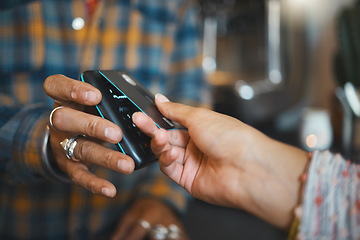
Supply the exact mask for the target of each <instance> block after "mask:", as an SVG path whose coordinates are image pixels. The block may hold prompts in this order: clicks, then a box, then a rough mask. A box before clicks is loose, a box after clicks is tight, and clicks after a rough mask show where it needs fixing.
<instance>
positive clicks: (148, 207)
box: [112, 197, 188, 240]
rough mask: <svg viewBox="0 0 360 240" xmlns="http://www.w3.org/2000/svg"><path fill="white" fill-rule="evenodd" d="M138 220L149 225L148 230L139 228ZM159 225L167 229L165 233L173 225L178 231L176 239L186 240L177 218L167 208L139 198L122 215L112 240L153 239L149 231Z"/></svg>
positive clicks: (155, 201) (157, 201)
mask: <svg viewBox="0 0 360 240" xmlns="http://www.w3.org/2000/svg"><path fill="white" fill-rule="evenodd" d="M140 220H145V221H146V222H147V223H148V224H149V226H148V229H145V228H144V227H143V226H141V224H140V222H139V221H140ZM160 225H161V226H163V227H165V228H167V231H169V229H168V228H169V226H171V225H175V226H176V227H177V228H178V229H179V238H177V239H178V240H187V239H188V237H187V235H186V233H185V231H184V227H183V226H182V224H181V222H180V220H179V218H178V216H177V215H176V214H175V213H174V211H173V210H172V209H170V208H169V206H167V205H166V204H164V203H163V202H161V201H159V200H157V199H154V198H150V197H144V198H139V199H137V200H136V201H135V202H134V203H133V204H132V206H131V207H130V208H129V210H128V211H127V212H126V213H125V214H124V216H123V218H122V219H121V221H120V223H119V225H118V227H117V229H116V231H115V232H114V234H113V236H112V239H113V240H125V239H129V240H141V239H153V238H152V237H151V235H152V234H151V231H153V230H155V228H156V227H158V226H160Z"/></svg>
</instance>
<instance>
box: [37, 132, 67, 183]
mask: <svg viewBox="0 0 360 240" xmlns="http://www.w3.org/2000/svg"><path fill="white" fill-rule="evenodd" d="M41 151H42V154H41V155H42V158H41V163H42V167H43V169H44V175H45V177H49V178H52V179H55V180H58V181H61V182H65V183H71V179H70V178H69V176H68V175H66V174H65V173H64V172H63V171H61V170H60V169H59V167H58V166H57V164H56V162H55V159H54V156H53V154H52V150H51V146H50V129H49V126H46V129H45V133H44V138H43V144H42V149H41Z"/></svg>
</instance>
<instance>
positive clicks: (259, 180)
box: [244, 135, 308, 230]
mask: <svg viewBox="0 0 360 240" xmlns="http://www.w3.org/2000/svg"><path fill="white" fill-rule="evenodd" d="M259 140H260V141H259ZM253 146H254V149H253V150H250V151H251V152H252V159H250V160H248V161H247V166H246V170H245V171H244V172H246V173H247V175H248V179H247V180H246V182H247V183H248V184H246V185H245V186H247V191H248V193H249V196H250V197H249V206H246V207H245V208H246V209H250V211H251V212H252V213H253V214H255V215H257V216H259V217H260V218H262V219H263V220H265V221H267V222H269V223H271V224H273V225H275V226H277V227H279V228H281V229H286V230H287V229H289V227H290V225H291V222H292V219H293V217H294V216H293V215H294V214H293V212H294V209H295V207H296V205H297V204H298V202H299V198H300V194H299V193H300V188H301V181H300V177H301V175H302V173H303V172H304V169H305V167H306V164H307V162H308V160H307V159H308V157H307V153H306V152H305V151H302V150H300V149H298V148H295V147H293V146H290V145H286V144H283V143H280V142H278V141H275V140H273V139H270V138H268V137H266V136H265V135H264V137H262V138H258V141H257V144H256V145H253ZM259 146H261V147H259Z"/></svg>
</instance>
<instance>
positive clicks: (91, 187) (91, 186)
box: [87, 179, 97, 193]
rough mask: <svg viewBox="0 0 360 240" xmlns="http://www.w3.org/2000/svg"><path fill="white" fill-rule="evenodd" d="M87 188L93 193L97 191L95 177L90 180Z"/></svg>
mask: <svg viewBox="0 0 360 240" xmlns="http://www.w3.org/2000/svg"><path fill="white" fill-rule="evenodd" d="M87 189H88V190H90V191H91V192H92V193H97V191H96V181H95V180H94V179H92V180H90V181H89V182H88V184H87Z"/></svg>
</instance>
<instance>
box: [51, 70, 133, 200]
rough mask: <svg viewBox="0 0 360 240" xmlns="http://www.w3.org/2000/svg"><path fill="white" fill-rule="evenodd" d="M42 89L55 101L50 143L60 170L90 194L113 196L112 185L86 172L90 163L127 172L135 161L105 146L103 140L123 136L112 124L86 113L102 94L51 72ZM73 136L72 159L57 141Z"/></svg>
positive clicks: (110, 140) (114, 192)
mask: <svg viewBox="0 0 360 240" xmlns="http://www.w3.org/2000/svg"><path fill="white" fill-rule="evenodd" d="M44 90H45V92H46V93H47V95H49V96H50V97H51V98H53V99H54V100H55V103H54V109H55V108H56V107H59V106H62V107H61V108H58V109H56V111H54V112H53V115H52V117H51V118H52V119H51V120H52V128H51V129H50V144H51V148H52V151H53V154H54V157H55V159H56V162H57V164H58V166H59V167H60V169H61V170H62V171H64V172H65V173H67V174H68V175H69V177H70V178H71V179H72V180H73V182H74V183H76V184H78V185H80V186H82V187H84V188H86V189H88V190H90V191H92V192H93V193H96V194H100V195H105V196H108V197H113V196H115V194H116V188H115V186H114V185H113V184H112V183H110V182H108V181H107V180H105V179H102V178H99V177H97V176H96V175H94V174H93V173H91V172H90V171H89V166H90V165H92V164H95V165H98V166H102V167H106V168H108V169H112V170H114V171H117V172H120V173H124V174H130V173H131V172H132V171H133V170H134V162H133V160H132V159H131V158H130V157H129V156H126V155H124V154H122V153H120V152H118V151H114V150H111V149H109V148H106V147H105V146H104V144H102V143H103V142H109V143H118V142H120V140H121V138H122V132H121V129H120V128H119V127H118V126H117V125H115V124H114V123H112V122H110V121H108V120H106V119H103V118H101V117H97V116H95V115H92V114H88V113H85V112H84V110H85V108H86V107H87V106H94V105H96V104H98V103H100V101H101V97H102V96H101V93H100V91H99V90H98V89H96V88H95V87H93V86H91V85H90V84H88V83H84V82H81V81H76V80H74V79H70V78H68V77H65V76H63V75H53V76H50V77H48V78H47V79H46V80H45V82H44ZM76 135H84V136H85V137H80V138H78V139H77V142H78V144H77V145H76V147H75V149H74V157H75V159H77V160H79V161H73V160H70V159H68V158H67V157H66V155H65V153H64V149H63V147H62V146H61V145H60V142H62V141H64V139H66V138H71V137H74V136H76Z"/></svg>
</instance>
